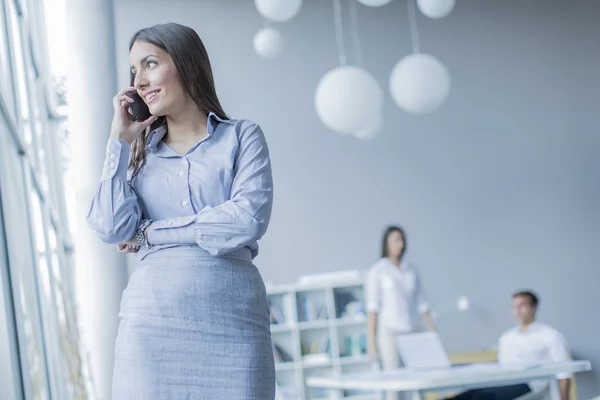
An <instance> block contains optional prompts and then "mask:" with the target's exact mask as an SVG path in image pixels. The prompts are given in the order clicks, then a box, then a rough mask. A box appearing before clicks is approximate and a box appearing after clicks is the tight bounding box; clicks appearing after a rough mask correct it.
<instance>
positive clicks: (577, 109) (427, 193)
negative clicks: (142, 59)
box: [115, 0, 600, 399]
mask: <svg viewBox="0 0 600 400" xmlns="http://www.w3.org/2000/svg"><path fill="white" fill-rule="evenodd" d="M304 3H305V4H304V5H303V8H302V10H301V12H300V14H299V15H298V17H297V18H296V19H294V20H292V21H290V22H288V23H285V24H278V25H277V27H278V28H280V30H281V31H282V33H283V34H284V36H285V38H286V40H287V48H286V52H285V54H284V55H283V57H282V58H281V59H279V60H277V61H274V62H266V61H263V60H261V59H260V58H259V57H258V56H257V55H256V54H255V53H254V51H253V49H252V36H253V34H254V33H255V32H256V30H257V29H259V28H260V27H261V26H262V23H263V22H262V20H261V18H260V16H259V14H258V13H257V11H256V10H255V8H254V2H253V1H250V0H245V1H241V0H238V1H234V0H226V1H222V0H221V1H216V0H213V1H209V0H205V1H199V0H194V1H192V0H170V1H162V0H160V1H159V0H143V1H141V0H118V1H115V9H116V27H117V35H116V40H117V49H118V55H117V56H118V64H119V65H118V67H119V70H120V71H122V74H121V75H120V76H119V79H120V81H119V82H120V84H121V86H125V85H127V71H128V54H127V42H128V39H129V37H130V35H131V34H132V33H133V32H134V31H135V30H136V29H138V28H141V27H143V26H146V25H150V24H154V23H160V22H166V21H176V22H179V23H183V24H187V25H190V26H192V27H193V28H195V29H196V30H197V31H198V33H199V34H200V36H201V37H202V38H203V40H204V41H205V44H206V46H207V48H208V51H209V53H210V55H211V59H212V63H213V68H214V71H215V77H216V81H217V89H218V91H219V94H220V97H221V100H222V102H223V104H224V106H225V108H226V110H227V112H228V113H229V114H230V115H232V116H234V117H238V118H249V119H252V120H255V121H256V122H258V123H260V124H261V125H262V127H263V129H264V130H265V132H266V135H267V138H268V141H269V145H270V149H271V153H272V161H273V166H274V175H275V183H276V196H275V205H274V210H273V219H272V224H271V227H270V230H269V232H268V234H267V236H266V237H265V238H264V239H263V240H262V242H261V254H260V256H259V257H258V258H257V260H256V262H257V265H258V266H259V268H260V270H261V271H262V273H263V276H264V278H265V279H266V280H271V281H274V282H282V283H283V282H291V281H294V280H295V279H296V278H297V277H298V276H299V275H301V274H305V273H315V272H320V271H328V270H341V269H347V268H356V269H360V270H364V269H366V268H367V267H368V266H369V265H370V263H372V262H373V261H374V260H375V259H376V258H377V257H378V251H379V242H380V234H381V232H382V230H383V228H384V226H385V225H386V224H388V223H400V224H402V225H403V226H404V227H405V228H406V229H407V232H408V241H409V247H410V249H409V252H408V256H409V258H410V259H411V260H412V261H414V262H415V263H416V264H417V265H418V266H419V267H420V269H421V271H422V275H423V277H424V281H425V283H426V286H427V290H428V292H429V296H430V298H431V302H432V303H433V304H434V305H438V306H439V305H442V304H444V303H445V302H447V301H448V300H449V299H452V298H453V297H455V296H457V295H459V294H466V295H468V296H469V297H470V298H471V301H472V304H473V310H472V311H471V312H469V313H467V314H465V315H458V314H454V315H453V314H445V315H444V317H443V318H442V320H441V321H440V330H441V332H442V335H443V340H444V342H445V344H446V346H447V347H448V350H450V351H460V350H469V349H478V348H483V347H487V346H489V345H492V344H494V342H495V341H496V339H497V337H498V335H499V334H500V333H501V332H502V331H503V330H505V329H506V328H508V327H509V326H511V324H513V320H512V316H511V313H510V294H511V293H512V292H513V291H514V290H516V289H520V288H528V287H532V288H534V289H535V290H537V291H538V292H539V294H540V295H541V299H542V303H541V314H540V319H541V320H543V321H545V322H547V323H549V324H551V325H553V326H555V327H556V328H558V329H559V330H560V331H562V332H563V333H564V335H565V336H566V338H567V340H568V341H569V342H570V344H571V345H572V347H573V352H574V354H575V356H577V357H581V358H586V359H589V360H591V361H592V362H593V363H594V366H595V367H596V371H595V372H593V373H589V374H583V375H581V376H580V377H579V379H578V387H579V392H580V396H582V397H580V398H583V399H587V398H590V397H592V395H598V394H600V373H599V372H598V371H600V342H599V341H598V332H600V322H599V314H600V313H599V312H598V305H599V304H598V303H599V302H600V301H599V300H600V296H599V295H598V285H599V283H600V270H599V268H598V262H597V259H596V257H595V256H597V252H593V251H592V248H593V247H592V246H593V245H594V244H597V243H598V241H599V239H600V235H599V233H598V226H599V225H600V208H599V207H598V204H600V179H599V178H600V158H599V157H598V151H599V150H600V129H599V128H598V121H597V119H596V118H594V112H595V111H596V112H597V111H598V108H599V107H598V106H599V104H600V100H599V97H598V93H600V78H599V75H598V70H599V65H600V46H599V45H598V43H599V40H600V39H599V38H600V2H598V1H594V0H588V1H582V0H581V1H574V0H562V1H554V2H550V1H548V0H527V1H522V0H519V1H517V0H510V1H509V0H496V1H479V0H461V1H459V2H458V5H457V8H456V9H455V11H454V13H453V14H452V15H451V16H449V17H448V18H446V19H443V20H439V21H432V20H427V19H425V18H423V17H419V28H420V35H421V47H422V50H423V51H424V52H430V53H432V54H434V55H436V56H437V57H438V58H439V59H440V60H442V61H443V62H444V63H445V65H446V66H447V67H448V68H449V70H450V72H451V75H452V93H451V96H450V98H449V100H448V102H447V103H446V104H445V105H444V106H443V107H442V108H441V109H439V110H438V111H437V112H436V113H434V114H432V115H429V116H425V117H413V116H410V115H407V114H405V113H404V112H402V111H400V110H399V109H398V108H396V106H395V105H394V104H393V102H392V100H391V97H390V95H389V93H388V92H387V80H388V75H389V72H390V70H391V68H392V66H393V65H394V64H395V62H396V61H397V60H399V58H400V57H402V56H404V55H406V54H408V53H409V52H410V39H409V35H408V25H407V16H406V11H405V10H406V8H405V4H406V3H405V1H404V0H395V1H394V2H393V3H392V4H390V5H388V6H386V7H385V8H381V9H368V8H366V7H362V6H359V18H360V37H361V41H362V46H363V49H364V66H365V67H366V68H368V69H369V70H370V71H372V72H373V73H374V74H375V76H376V78H377V79H378V80H379V82H380V84H381V85H382V86H383V87H384V89H386V105H385V109H384V113H385V124H386V126H385V131H384V132H383V134H382V135H381V136H380V137H379V138H377V139H376V140H374V141H371V142H361V141H358V140H354V139H352V138H350V137H345V136H339V135H337V134H335V133H333V132H330V131H328V130H327V129H326V128H325V127H324V126H323V125H322V124H321V122H320V121H319V120H318V118H317V115H316V113H315V110H314V105H313V104H314V103H313V98H314V89H315V86H316V84H317V82H318V80H319V79H320V78H321V76H322V75H323V74H325V73H326V72H327V71H328V70H329V69H331V68H333V67H335V66H336V63H337V51H336V48H335V37H334V27H333V8H332V2H331V1H325V0H306V1H305V2H304ZM342 4H343V8H344V11H345V17H347V15H348V14H347V10H348V8H347V2H346V1H342ZM345 22H347V19H345ZM346 26H347V25H346ZM349 47H350V46H349V43H347V48H349ZM350 57H351V54H350ZM350 59H351V60H352V57H351V58H350Z"/></svg>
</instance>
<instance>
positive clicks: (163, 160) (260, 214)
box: [88, 113, 273, 259]
mask: <svg viewBox="0 0 600 400" xmlns="http://www.w3.org/2000/svg"><path fill="white" fill-rule="evenodd" d="M166 133H167V128H166V125H163V126H161V127H159V128H157V129H156V130H155V131H153V132H152V133H150V136H149V139H148V143H147V145H146V154H147V158H146V164H145V165H144V167H143V169H142V170H141V171H140V173H139V174H138V175H137V177H136V178H135V179H134V180H133V181H132V182H131V181H130V177H131V170H129V169H128V164H129V152H130V145H129V143H127V142H126V141H124V140H116V139H115V140H110V141H109V143H108V146H107V149H106V161H105V163H104V169H103V172H102V178H101V182H100V185H99V187H98V190H97V191H96V194H95V196H94V198H93V200H92V204H91V206H90V209H89V213H88V223H89V225H90V227H91V228H92V229H94V230H95V231H96V232H97V233H98V235H99V237H100V238H101V240H102V241H104V242H106V243H120V242H125V241H127V240H129V239H131V238H132V237H133V236H134V234H135V230H136V228H137V226H138V225H139V224H140V222H141V220H142V219H151V220H153V221H155V222H154V223H153V224H152V225H151V228H150V229H149V231H148V241H149V242H150V244H152V247H151V248H150V249H149V250H146V249H140V252H139V253H138V254H139V255H140V259H143V258H144V257H145V256H146V255H147V254H150V253H152V252H156V251H159V250H160V249H163V248H171V247H176V246H190V245H192V246H195V245H197V246H200V247H201V248H202V249H204V250H206V251H208V252H209V253H210V254H212V255H214V256H219V255H223V254H226V253H230V252H233V251H236V250H242V249H245V250H246V251H249V253H250V256H251V257H252V258H254V257H256V255H257V254H258V244H257V241H258V240H259V239H260V238H261V237H262V236H263V235H264V233H265V231H266V230H267V226H268V224H269V221H270V218H271V210H272V202H273V178H272V174H271V163H270V157H269V150H268V147H267V143H266V140H265V137H264V134H263V132H262V130H261V128H260V127H259V126H258V125H257V124H255V123H253V122H250V121H247V120H224V119H221V118H219V117H218V116H217V115H215V114H214V113H210V114H209V115H208V135H207V136H206V137H205V138H204V139H202V140H200V141H199V142H198V143H197V144H196V145H195V146H193V147H192V148H191V149H190V150H189V151H188V152H187V153H186V154H185V155H180V154H178V153H177V152H175V151H174V150H173V149H171V148H170V147H169V146H168V145H167V144H166V143H164V142H163V141H162V139H163V137H164V136H165V134H166Z"/></svg>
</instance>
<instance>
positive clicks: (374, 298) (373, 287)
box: [365, 267, 380, 312]
mask: <svg viewBox="0 0 600 400" xmlns="http://www.w3.org/2000/svg"><path fill="white" fill-rule="evenodd" d="M379 292H380V291H379V273H378V271H377V269H376V268H374V267H372V268H371V269H369V272H367V279H366V282H365V307H366V309H367V312H378V311H379V304H380V293H379Z"/></svg>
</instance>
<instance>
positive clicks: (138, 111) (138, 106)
mask: <svg viewBox="0 0 600 400" xmlns="http://www.w3.org/2000/svg"><path fill="white" fill-rule="evenodd" d="M127 96H128V97H129V98H131V99H133V103H129V110H131V114H132V116H133V117H134V118H135V119H137V120H138V121H140V122H142V121H145V120H147V119H148V118H150V117H151V116H152V114H150V110H149V109H148V106H147V105H146V103H145V102H144V100H143V99H142V98H141V97H140V95H139V94H138V92H136V91H131V92H127Z"/></svg>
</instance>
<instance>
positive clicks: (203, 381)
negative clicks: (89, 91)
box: [88, 23, 275, 400]
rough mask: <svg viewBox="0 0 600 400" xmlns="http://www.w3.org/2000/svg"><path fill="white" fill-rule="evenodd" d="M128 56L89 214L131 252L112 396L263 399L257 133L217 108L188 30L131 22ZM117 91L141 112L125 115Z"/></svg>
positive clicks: (266, 386)
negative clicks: (134, 261) (127, 81)
mask: <svg viewBox="0 0 600 400" xmlns="http://www.w3.org/2000/svg"><path fill="white" fill-rule="evenodd" d="M129 57H130V64H131V86H132V87H130V88H125V89H123V90H122V91H120V92H119V93H118V94H117V95H116V96H115V98H114V100H113V103H114V109H115V113H114V119H113V121H112V126H111V132H110V140H109V142H108V145H107V149H106V161H105V165H104V170H103V173H102V177H101V182H100V185H99V187H98V189H97V192H96V194H95V196H94V198H93V201H92V204H91V207H90V210H89V214H88V223H89V225H90V226H91V228H92V229H94V230H95V231H96V232H97V233H98V235H99V236H100V238H101V239H102V240H103V241H104V242H107V243H114V244H118V249H119V251H121V252H138V250H139V252H138V255H139V264H138V267H137V268H136V270H135V272H134V273H133V275H132V276H131V279H130V281H129V283H128V285H127V288H126V289H125V291H124V292H123V297H122V300H121V310H120V313H119V316H120V319H121V321H120V324H119V331H118V336H117V341H116V346H115V348H116V350H115V367H114V376H113V397H112V398H113V399H114V400H120V399H127V400H129V399H202V400H211V399H240V400H241V399H244V400H268V399H273V398H274V396H275V371H274V361H273V351H272V347H271V334H270V329H269V311H268V304H267V297H266V292H265V287H264V284H263V280H262V277H261V275H260V273H259V272H258V270H257V268H256V267H255V266H254V265H253V263H252V260H253V259H254V257H255V256H256V255H257V252H258V245H257V241H258V240H259V239H260V238H261V237H262V236H263V235H264V233H265V231H266V230H267V226H268V224H269V220H270V217H271V208H272V200H273V182H272V175H271V164H270V159H269V151H268V148H267V143H266V141H265V137H264V135H263V132H262V130H261V129H260V127H259V126H258V125H257V124H255V123H252V122H250V121H246V120H234V119H229V117H228V116H227V115H226V114H225V112H224V111H223V109H222V107H221V104H220V102H219V99H218V97H217V94H216V91H215V85H214V81H213V75H212V70H211V66H210V62H209V58H208V55H207V53H206V50H205V48H204V45H203V43H202V41H201V40H200V38H199V37H198V35H197V34H196V32H195V31H194V30H192V29H191V28H188V27H185V26H182V25H178V24H173V23H169V24H164V25H155V26H152V27H149V28H145V29H142V30H140V31H138V32H137V33H136V34H135V35H134V36H133V38H132V39H131V42H130V45H129ZM130 91H135V92H137V94H138V95H139V96H140V97H141V99H143V100H142V101H143V102H144V103H145V104H146V105H147V107H148V109H149V111H150V113H151V115H152V116H150V117H149V118H147V119H146V120H143V121H137V120H133V118H132V111H130V104H132V103H134V102H135V99H134V98H133V97H136V96H134V94H131V95H128V94H127V93H128V92H130ZM140 105H142V106H143V104H136V108H135V109H136V110H139V109H141V108H140V107H139V106H140ZM133 114H136V115H137V113H133Z"/></svg>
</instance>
